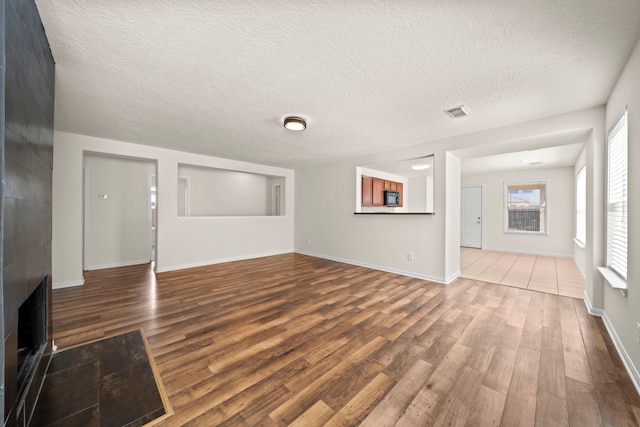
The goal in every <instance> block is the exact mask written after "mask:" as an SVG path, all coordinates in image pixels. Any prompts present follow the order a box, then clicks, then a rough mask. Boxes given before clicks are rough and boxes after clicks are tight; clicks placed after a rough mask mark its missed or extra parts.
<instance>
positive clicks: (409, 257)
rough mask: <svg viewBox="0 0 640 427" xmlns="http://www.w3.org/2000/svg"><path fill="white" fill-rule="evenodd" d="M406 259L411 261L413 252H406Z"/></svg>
mask: <svg viewBox="0 0 640 427" xmlns="http://www.w3.org/2000/svg"><path fill="white" fill-rule="evenodd" d="M407 259H408V260H409V261H413V252H407Z"/></svg>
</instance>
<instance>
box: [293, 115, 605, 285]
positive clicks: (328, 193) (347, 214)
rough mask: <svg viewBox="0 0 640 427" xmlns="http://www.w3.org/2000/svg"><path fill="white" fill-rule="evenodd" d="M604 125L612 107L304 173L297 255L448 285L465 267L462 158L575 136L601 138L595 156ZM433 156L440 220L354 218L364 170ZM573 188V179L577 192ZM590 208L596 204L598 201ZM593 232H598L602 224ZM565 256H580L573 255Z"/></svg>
mask: <svg viewBox="0 0 640 427" xmlns="http://www.w3.org/2000/svg"><path fill="white" fill-rule="evenodd" d="M603 119H604V108H602V107H596V108H591V109H587V110H583V111H578V112H575V113H570V114H565V115H561V116H554V117H549V118H545V119H540V120H535V121H532V122H527V123H521V124H518V125H513V126H508V127H504V128H499V129H491V130H487V131H483V132H477V133H473V134H468V135H463V136H459V137H454V138H447V139H443V140H439V141H433V142H425V143H423V144H418V145H415V146H412V147H407V148H403V149H398V150H393V151H389V152H385V153H376V154H372V155H369V156H363V157H359V158H355V159H348V160H342V161H337V162H332V163H327V164H322V165H315V166H310V167H306V168H300V169H297V170H296V191H295V194H296V202H295V205H296V218H295V250H296V252H301V253H307V254H311V255H315V256H320V257H325V258H328V259H336V260H340V261H344V262H349V263H353V264H357V265H365V266H370V267H373V268H378V269H381V270H386V271H394V272H398V273H400V274H406V275H410V276H414V277H421V278H427V279H430V280H433V281H437V282H441V283H447V282H449V281H451V280H453V279H454V278H455V277H456V276H457V274H458V270H459V263H460V259H459V257H460V249H459V244H460V184H461V181H460V160H459V159H458V157H459V156H458V155H457V153H458V152H461V150H467V149H470V148H471V149H472V148H473V147H477V146H479V145H485V144H508V145H509V146H510V147H512V148H513V149H514V151H518V150H519V149H524V148H523V147H526V149H535V148H536V147H532V146H531V140H532V138H536V137H539V138H540V139H542V140H544V141H551V140H552V139H553V135H555V134H558V135H562V134H563V133H564V132H566V131H567V130H571V131H576V130H584V133H585V134H586V133H589V132H591V134H592V135H593V136H592V137H591V138H590V139H589V141H588V143H587V145H588V146H589V149H590V150H591V153H593V152H595V151H596V149H597V148H598V147H599V146H598V145H597V144H598V143H597V142H594V141H599V139H598V138H597V137H598V136H601V135H602V134H603V124H604V120H603ZM594 147H595V148H594ZM430 154H434V156H435V157H434V159H435V160H434V161H435V167H434V172H435V177H434V196H435V199H434V211H435V215H432V216H427V215H424V216H423V215H419V216H410V215H409V216H407V215H398V216H394V215H354V211H355V206H354V201H355V200H356V194H357V193H356V191H357V180H356V168H357V167H363V166H366V165H371V164H379V163H385V162H394V161H400V160H406V159H412V158H417V157H424V156H427V155H430ZM590 156H591V157H590ZM587 157H588V160H587V161H588V162H590V163H589V165H592V164H593V163H594V160H593V159H594V157H596V156H594V155H593V154H589V155H588V156H587ZM590 167H591V166H590ZM572 182H573V181H572V179H569V185H572V184H571V183H572ZM572 188H573V187H572ZM590 202H591V203H594V199H593V197H592V199H591V200H590ZM589 209H591V212H590V213H588V215H592V216H593V211H594V208H593V206H591V207H590V208H589ZM501 217H502V216H501ZM552 226H554V225H553V224H552ZM589 226H593V227H594V228H593V229H594V230H596V231H597V226H595V225H594V224H589ZM572 237H573V236H571V238H572ZM569 241H570V242H571V239H569ZM569 245H571V243H569ZM562 251H564V252H566V253H568V254H572V253H573V252H572V250H571V249H568V250H567V249H562ZM407 252H412V253H414V261H408V260H407ZM588 287H589V289H588V293H589V295H595V294H596V293H597V291H598V290H597V289H596V290H595V291H594V288H593V283H589V284H588Z"/></svg>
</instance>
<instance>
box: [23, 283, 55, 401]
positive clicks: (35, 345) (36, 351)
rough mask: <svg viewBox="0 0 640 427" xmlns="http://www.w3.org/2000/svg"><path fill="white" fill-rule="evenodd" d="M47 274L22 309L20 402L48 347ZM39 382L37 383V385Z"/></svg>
mask: <svg viewBox="0 0 640 427" xmlns="http://www.w3.org/2000/svg"><path fill="white" fill-rule="evenodd" d="M47 282H48V280H47V278H46V277H45V278H44V280H43V281H42V282H40V284H39V285H38V287H37V288H36V289H35V290H34V291H33V292H31V295H29V297H28V298H27V299H26V300H25V301H24V302H23V303H22V305H21V306H20V307H19V308H18V369H17V371H18V394H17V397H18V402H22V401H23V400H24V399H23V398H24V396H25V391H26V390H27V387H28V386H29V384H30V383H31V382H32V381H33V380H34V379H35V380H36V382H37V378H34V377H35V374H36V371H37V368H38V364H39V363H40V361H41V360H42V356H43V355H44V352H45V349H46V347H47V328H48V323H49V321H48V312H49V310H48V307H47V301H48V292H47ZM36 385H37V384H36Z"/></svg>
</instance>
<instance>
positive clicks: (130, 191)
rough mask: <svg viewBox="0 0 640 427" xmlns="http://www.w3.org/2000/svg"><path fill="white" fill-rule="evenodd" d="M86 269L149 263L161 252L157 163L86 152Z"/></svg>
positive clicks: (84, 255) (84, 221) (84, 259)
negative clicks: (158, 220) (157, 242)
mask: <svg viewBox="0 0 640 427" xmlns="http://www.w3.org/2000/svg"><path fill="white" fill-rule="evenodd" d="M83 168H84V201H83V207H84V219H83V223H84V227H83V228H84V236H83V242H84V248H83V267H84V269H85V270H97V269H103V268H112V267H121V266H127V265H135V264H146V263H148V262H150V261H152V260H154V259H155V257H156V252H157V251H156V247H155V246H156V245H155V233H156V230H157V227H156V225H157V221H156V212H157V209H156V208H157V190H156V170H157V166H156V162H155V161H153V160H150V159H142V158H133V157H125V156H116V155H110V154H104V153H90V152H85V153H84V156H83Z"/></svg>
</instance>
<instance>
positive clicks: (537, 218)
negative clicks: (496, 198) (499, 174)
mask: <svg viewBox="0 0 640 427" xmlns="http://www.w3.org/2000/svg"><path fill="white" fill-rule="evenodd" d="M505 201H506V203H505V231H506V232H528V233H545V234H546V232H547V215H546V211H547V182H546V181H537V182H518V183H505Z"/></svg>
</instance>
